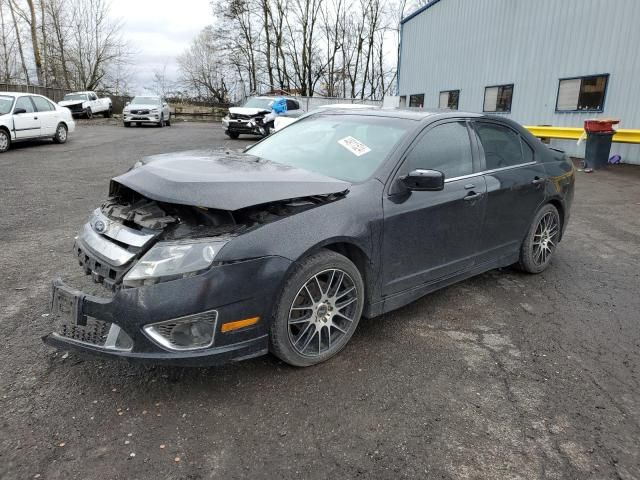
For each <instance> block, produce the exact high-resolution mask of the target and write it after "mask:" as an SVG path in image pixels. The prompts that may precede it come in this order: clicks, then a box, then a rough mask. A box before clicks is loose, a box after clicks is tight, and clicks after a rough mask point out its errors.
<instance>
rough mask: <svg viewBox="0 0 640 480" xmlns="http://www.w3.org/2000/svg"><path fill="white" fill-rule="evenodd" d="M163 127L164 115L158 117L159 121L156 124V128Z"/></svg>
mask: <svg viewBox="0 0 640 480" xmlns="http://www.w3.org/2000/svg"><path fill="white" fill-rule="evenodd" d="M162 127H164V113H162V114H161V115H160V121H159V122H158V128H162Z"/></svg>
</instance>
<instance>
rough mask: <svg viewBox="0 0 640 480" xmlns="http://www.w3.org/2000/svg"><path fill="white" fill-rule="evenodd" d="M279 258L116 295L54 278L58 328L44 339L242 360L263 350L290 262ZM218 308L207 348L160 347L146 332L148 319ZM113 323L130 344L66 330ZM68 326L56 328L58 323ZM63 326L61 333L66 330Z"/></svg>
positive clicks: (59, 344)
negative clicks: (65, 305) (62, 301)
mask: <svg viewBox="0 0 640 480" xmlns="http://www.w3.org/2000/svg"><path fill="white" fill-rule="evenodd" d="M290 263H291V262H290V261H289V260H287V259H284V258H282V257H264V258H260V259H255V260H248V261H243V262H237V263H233V264H228V265H221V266H216V267H212V268H211V269H210V270H208V271H206V272H204V273H202V274H200V275H197V276H194V277H189V278H184V279H180V280H174V281H171V282H165V283H159V284H156V285H150V286H145V287H140V288H131V289H121V290H119V291H118V292H117V293H115V295H114V296H113V298H111V299H108V298H100V297H96V296H93V295H88V294H84V293H83V292H80V291H78V290H74V289H73V288H71V287H68V286H67V285H65V284H64V283H63V282H62V281H61V280H55V281H54V283H53V289H52V294H53V299H52V318H53V319H54V320H55V322H56V325H57V326H58V329H57V331H56V332H53V333H51V334H49V335H46V336H45V337H43V340H44V341H45V343H47V344H49V345H52V346H54V347H56V348H59V349H63V350H66V349H77V350H82V351H85V352H88V353H91V354H96V355H101V356H108V357H112V358H122V359H127V360H131V361H145V362H153V363H164V364H171V365H185V366H204V365H216V364H221V363H225V362H228V361H232V360H241V359H245V358H250V357H255V356H258V355H262V354H265V353H267V351H268V332H269V324H270V319H271V313H272V309H273V304H274V301H275V298H277V295H278V290H279V288H280V285H281V283H282V280H283V279H284V276H285V273H286V271H287V269H288V268H289V266H290ZM60 295H62V296H64V297H66V298H67V299H71V300H72V303H74V304H75V305H76V307H75V310H74V309H72V312H71V313H69V314H68V315H67V314H62V313H61V312H60V310H59V309H55V310H54V309H53V307H55V306H56V304H57V302H56V298H58V296H60ZM210 311H216V312H217V319H216V325H215V334H214V339H213V344H212V345H211V347H208V348H203V349H198V350H173V349H168V348H166V347H163V346H161V345H160V344H158V343H156V341H154V340H152V339H151V338H150V337H149V336H147V334H146V333H145V332H144V331H143V327H144V326H145V325H148V324H151V323H157V322H162V321H167V320H173V319H180V318H182V317H185V316H190V315H196V314H200V313H203V312H210ZM256 316H258V317H260V320H259V321H258V322H257V323H256V324H254V325H251V326H248V327H245V328H243V329H239V330H233V331H229V332H226V333H223V331H222V325H224V324H225V323H228V322H233V321H238V320H241V319H245V318H248V317H256ZM96 321H97V323H100V324H102V323H104V322H106V324H107V325H109V324H111V325H116V326H117V327H119V329H121V330H122V331H123V332H126V334H127V335H128V336H129V337H130V339H131V340H132V341H133V346H132V347H130V349H127V350H125V349H116V348H112V346H108V345H106V344H105V343H104V342H102V341H99V340H98V341H96V340H95V339H96V336H95V334H94V333H93V332H92V335H89V336H87V337H86V338H84V337H83V338H82V340H78V339H77V338H71V336H70V335H69V334H68V332H69V329H74V328H75V329H81V328H82V324H85V325H86V324H87V322H94V323H96ZM61 325H62V326H66V328H65V329H61V327H60V326H61ZM65 332H66V333H65Z"/></svg>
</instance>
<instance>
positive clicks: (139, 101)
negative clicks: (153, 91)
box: [122, 95, 171, 127]
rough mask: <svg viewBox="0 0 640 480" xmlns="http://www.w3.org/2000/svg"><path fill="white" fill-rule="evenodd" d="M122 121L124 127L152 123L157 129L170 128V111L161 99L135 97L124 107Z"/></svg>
mask: <svg viewBox="0 0 640 480" xmlns="http://www.w3.org/2000/svg"><path fill="white" fill-rule="evenodd" d="M122 121H123V123H124V126H125V127H130V126H131V124H134V125H142V124H143V123H153V124H155V125H156V126H158V127H164V126H165V125H167V126H171V110H170V108H169V104H168V103H167V102H166V101H164V99H163V98H162V97H159V96H154V95H143V96H136V97H133V100H131V101H130V102H129V103H127V105H126V106H125V107H124V110H123V111H122Z"/></svg>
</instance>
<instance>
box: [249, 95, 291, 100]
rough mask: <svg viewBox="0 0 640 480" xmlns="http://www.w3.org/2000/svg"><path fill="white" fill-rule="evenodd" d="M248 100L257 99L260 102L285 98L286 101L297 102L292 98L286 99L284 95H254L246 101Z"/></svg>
mask: <svg viewBox="0 0 640 480" xmlns="http://www.w3.org/2000/svg"><path fill="white" fill-rule="evenodd" d="M249 98H259V99H261V100H267V99H269V100H273V99H275V98H286V99H287V100H295V101H296V102H297V101H298V100H297V99H295V98H294V97H287V96H286V95H255V96H253V97H248V98H247V100H248V99H249Z"/></svg>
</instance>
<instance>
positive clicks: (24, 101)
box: [15, 97, 35, 113]
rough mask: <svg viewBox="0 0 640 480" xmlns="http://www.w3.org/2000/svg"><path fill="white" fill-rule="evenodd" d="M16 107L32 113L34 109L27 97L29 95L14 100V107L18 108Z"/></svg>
mask: <svg viewBox="0 0 640 480" xmlns="http://www.w3.org/2000/svg"><path fill="white" fill-rule="evenodd" d="M18 108H24V109H25V110H26V111H27V113H33V112H34V111H35V110H34V108H33V103H31V100H30V99H29V97H20V98H18V100H17V101H16V106H15V109H18Z"/></svg>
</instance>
